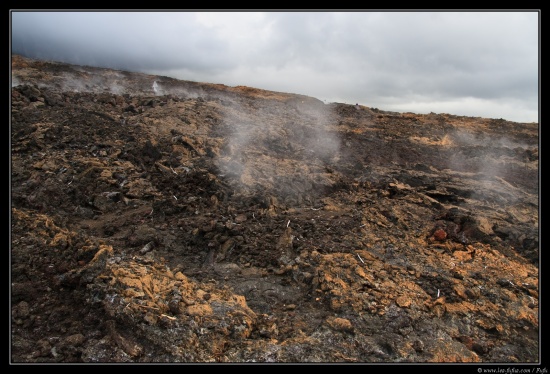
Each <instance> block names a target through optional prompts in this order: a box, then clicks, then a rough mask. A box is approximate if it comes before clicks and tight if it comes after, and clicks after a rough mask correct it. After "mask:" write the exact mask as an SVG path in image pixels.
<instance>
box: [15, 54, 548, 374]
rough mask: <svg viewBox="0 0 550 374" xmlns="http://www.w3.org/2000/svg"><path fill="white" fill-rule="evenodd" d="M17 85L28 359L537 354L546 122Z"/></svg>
mask: <svg viewBox="0 0 550 374" xmlns="http://www.w3.org/2000/svg"><path fill="white" fill-rule="evenodd" d="M11 78H12V89H11V132H10V135H11V143H10V145H11V179H10V188H11V196H10V199H11V216H10V218H11V242H10V245H11V252H10V260H11V264H10V265H11V266H10V277H11V288H10V297H11V298H10V301H11V303H10V307H11V324H10V330H11V352H10V353H11V362H12V363H144V362H161V363H162V362H170V363H175V362H201V363H204V362H234V363H235V362H238V363H241V362H243V363H244V362H295V363H296V362H297V363H309V362H329V363H344V362H345V363H418V362H423V363H442V362H446V363H448V362H454V363H463V362H470V363H472V362H473V363H533V364H536V363H538V362H540V361H541V357H540V355H539V352H540V340H539V339H540V333H539V327H540V312H539V258H540V253H539V247H540V243H539V185H540V183H539V125H538V124H537V123H515V122H509V121H506V120H503V119H487V118H475V117H464V116H455V115H451V114H436V113H430V114H415V113H396V112H388V111H384V110H382V109H378V108H372V107H368V106H366V105H368V103H365V104H366V105H348V104H343V103H329V104H325V103H323V102H321V101H320V100H317V99H315V98H312V97H307V96H303V95H299V94H291V93H281V92H271V91H265V90H260V89H256V88H251V87H244V86H239V87H228V86H224V85H218V84H209V83H198V82H189V81H182V80H176V79H172V78H168V77H163V76H152V75H146V74H140V73H131V72H125V71H117V70H110V69H100V68H93V67H87V66H74V65H68V64H62V63H55V62H47V61H38V60H31V59H26V58H23V57H20V56H13V57H12V77H11Z"/></svg>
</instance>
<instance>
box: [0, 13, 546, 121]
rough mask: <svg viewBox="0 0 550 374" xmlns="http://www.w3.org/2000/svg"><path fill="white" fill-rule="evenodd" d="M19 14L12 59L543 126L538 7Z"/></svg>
mask: <svg viewBox="0 0 550 374" xmlns="http://www.w3.org/2000/svg"><path fill="white" fill-rule="evenodd" d="M10 14H11V51H12V53H14V54H21V55H24V56H27V57H31V58H39V59H47V60H55V61H61V62H69V63H74V64H82V65H90V66H98V67H108V68H115V69H122V70H129V71H138V72H144V73H151V74H159V75H165V76H171V77H174V78H178V79H184V80H191V81H197V82H208V83H221V84H225V85H228V86H238V85H244V86H250V87H256V88H262V89H266V90H273V91H282V92H289V93H297V94H303V95H308V96H313V97H316V98H318V99H320V100H323V101H326V102H327V103H329V102H340V103H348V104H355V103H359V104H361V105H365V106H368V107H375V108H379V109H382V110H391V111H397V112H414V113H430V112H435V113H449V114H456V115H464V116H472V117H485V118H504V119H507V120H510V121H516V122H539V92H540V87H539V78H540V11H538V10H529V11H528V10H525V11H524V10H514V11H484V12H481V11H400V12H398V11H386V12H384V11H378V10H376V11H346V12H344V11H300V12H298V11H268V12H260V11H246V12H236V11H220V12H214V11H210V10H209V11H203V12H201V11H196V10H192V11H162V12H161V11H157V12H150V11H148V12H141V11H120V12H114V11H60V12H52V11H27V10H21V11H18V10H12V11H11V12H10Z"/></svg>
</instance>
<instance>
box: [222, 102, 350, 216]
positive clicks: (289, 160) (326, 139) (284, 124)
mask: <svg viewBox="0 0 550 374" xmlns="http://www.w3.org/2000/svg"><path fill="white" fill-rule="evenodd" d="M225 102H226V103H229V104H230V105H228V106H226V107H225V119H224V127H225V128H226V129H227V131H228V138H227V139H226V141H225V147H224V150H223V153H222V154H221V155H220V158H219V159H218V167H219V169H220V170H221V172H222V174H223V176H224V177H226V178H228V179H229V180H230V181H232V182H233V183H235V184H236V187H237V188H239V189H241V190H242V192H243V193H254V191H258V190H271V193H272V194H273V195H275V196H277V197H279V198H282V199H285V200H286V202H287V203H289V204H299V205H300V204H308V203H312V199H314V198H315V197H317V196H319V195H320V194H322V193H323V191H324V190H325V189H326V188H328V187H330V185H331V183H332V182H331V179H330V175H329V174H328V173H327V170H326V165H327V163H330V162H332V161H334V160H335V159H337V158H338V153H339V147H340V140H339V138H338V137H337V135H336V133H335V132H332V131H331V126H332V122H331V119H330V114H329V112H328V111H327V110H326V108H325V106H324V104H322V103H321V102H318V101H317V100H314V99H311V98H308V99H307V100H288V101H277V100H267V101H264V102H261V99H258V100H251V99H247V100H244V101H241V102H237V101H236V100H231V101H225Z"/></svg>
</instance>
